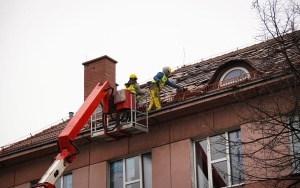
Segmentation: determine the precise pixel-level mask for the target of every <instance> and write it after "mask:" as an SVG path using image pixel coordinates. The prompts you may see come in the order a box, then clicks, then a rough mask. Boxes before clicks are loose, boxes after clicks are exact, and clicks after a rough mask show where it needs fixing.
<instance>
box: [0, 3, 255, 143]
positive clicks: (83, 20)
mask: <svg viewBox="0 0 300 188" xmlns="http://www.w3.org/2000/svg"><path fill="white" fill-rule="evenodd" d="M251 1H252V0H226V1H224V0H184V1H183V0H148V1H146V0H126V1H124V0H26V1H25V0H0V63H1V67H0V88H1V93H0V146H4V145H7V144H10V143H12V142H15V141H18V140H20V139H25V138H26V137H28V136H30V135H34V134H36V133H37V132H39V131H41V130H43V129H45V128H48V127H49V126H51V125H55V124H57V123H60V122H62V119H65V118H67V117H68V112H70V111H73V112H76V111H77V110H78V108H79V107H80V106H81V105H82V103H83V65H82V63H83V62H85V61H86V60H91V59H94V58H97V57H100V56H103V55H108V56H110V57H111V58H113V59H115V60H116V61H118V63H117V65H116V67H117V76H116V79H117V83H118V84H120V85H121V87H119V88H118V89H122V88H123V85H124V83H125V82H127V80H128V76H129V74H131V73H135V74H137V76H138V81H139V82H140V83H145V82H146V81H148V80H150V79H151V78H152V77H153V76H154V75H155V74H156V73H157V72H158V71H161V69H162V67H163V66H170V67H172V68H173V69H176V68H177V67H180V66H182V65H184V64H191V63H195V62H197V61H198V60H201V59H207V58H209V57H213V56H217V55H221V54H224V53H228V52H230V51H233V50H236V49H237V48H243V47H246V46H250V45H252V44H254V43H257V42H258V41H257V40H256V39H255V36H256V35H258V33H259V23H258V20H257V16H256V13H255V12H254V10H252V9H251Z"/></svg>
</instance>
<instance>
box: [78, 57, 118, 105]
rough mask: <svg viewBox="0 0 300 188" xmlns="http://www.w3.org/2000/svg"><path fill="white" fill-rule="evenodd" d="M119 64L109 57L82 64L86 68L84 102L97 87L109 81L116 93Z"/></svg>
mask: <svg viewBox="0 0 300 188" xmlns="http://www.w3.org/2000/svg"><path fill="white" fill-rule="evenodd" d="M117 63H118V62H117V61H116V60H114V59H112V58H110V57H109V56H107V55H104V56H101V57H98V58H96V59H92V60H90V61H87V62H84V63H82V65H83V66H84V100H85V99H86V98H87V97H88V96H89V94H90V93H91V92H92V90H93V89H94V88H95V87H96V85H97V84H98V83H99V82H101V83H104V82H105V81H108V82H109V83H110V85H111V86H112V87H114V88H115V91H116V64H117Z"/></svg>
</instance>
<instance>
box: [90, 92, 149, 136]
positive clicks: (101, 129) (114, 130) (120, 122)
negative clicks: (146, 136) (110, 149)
mask: <svg viewBox="0 0 300 188" xmlns="http://www.w3.org/2000/svg"><path fill="white" fill-rule="evenodd" d="M110 93H111V94H110V95H108V96H107V97H108V99H107V100H103V102H102V103H100V104H99V106H98V107H97V109H96V110H95V112H94V113H93V114H92V116H91V119H90V127H91V136H92V137H97V138H99V139H103V140H105V141H111V140H116V139H119V138H122V137H128V136H131V135H135V134H139V133H142V132H148V111H147V104H144V103H143V104H139V102H137V101H136V94H135V93H133V92H131V91H130V90H119V91H117V92H115V93H114V92H113V91H111V92H110ZM141 105H143V107H141Z"/></svg>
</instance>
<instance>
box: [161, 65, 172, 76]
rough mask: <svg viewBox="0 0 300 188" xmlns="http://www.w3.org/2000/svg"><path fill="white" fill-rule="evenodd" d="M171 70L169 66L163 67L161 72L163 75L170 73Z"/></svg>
mask: <svg viewBox="0 0 300 188" xmlns="http://www.w3.org/2000/svg"><path fill="white" fill-rule="evenodd" d="M171 71H172V69H171V67H164V68H163V73H164V74H165V75H169V74H170V73H171Z"/></svg>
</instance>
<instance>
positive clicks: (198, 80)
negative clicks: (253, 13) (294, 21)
mask: <svg viewBox="0 0 300 188" xmlns="http://www.w3.org/2000/svg"><path fill="white" fill-rule="evenodd" d="M295 38H296V39H298V40H297V41H295V40H294V39H295ZM299 41H300V31H297V32H295V33H293V34H290V35H287V36H286V40H285V45H284V46H285V47H288V48H289V49H288V50H287V53H288V54H287V55H288V56H289V58H290V60H291V62H292V64H293V65H294V66H295V67H299V64H300V58H299V54H300V52H299V51H298V50H299V48H300V47H299V46H300V42H299ZM237 60H238V61H243V62H245V63H248V64H249V65H250V66H251V67H253V68H254V69H255V70H254V71H255V72H256V73H253V75H254V74H255V76H256V78H258V76H259V77H265V76H268V75H272V74H275V73H279V72H282V70H285V69H287V68H288V66H289V65H288V63H287V62H286V58H285V57H284V54H283V53H282V45H280V44H278V43H277V42H276V41H275V40H268V41H265V42H262V43H259V44H256V45H253V46H249V47H246V48H243V49H240V50H236V51H233V52H230V53H227V54H224V55H221V56H218V57H214V58H211V59H208V60H204V61H200V62H198V63H195V64H191V65H185V66H182V67H180V68H178V69H177V70H175V71H174V72H173V73H172V74H171V75H170V77H169V79H170V80H171V81H173V82H175V83H177V84H178V85H180V86H182V87H185V88H186V89H187V90H189V92H193V91H194V92H196V93H198V94H201V93H205V92H199V91H201V90H204V89H205V88H207V86H208V85H209V84H213V82H211V79H212V78H213V75H214V74H215V72H216V71H217V70H218V69H219V68H220V67H222V65H224V64H230V63H231V62H236V61H237ZM174 95H176V89H174V88H171V87H164V88H163V90H162V91H161V100H162V101H170V98H172V97H173V96H174ZM165 103H166V102H165Z"/></svg>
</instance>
